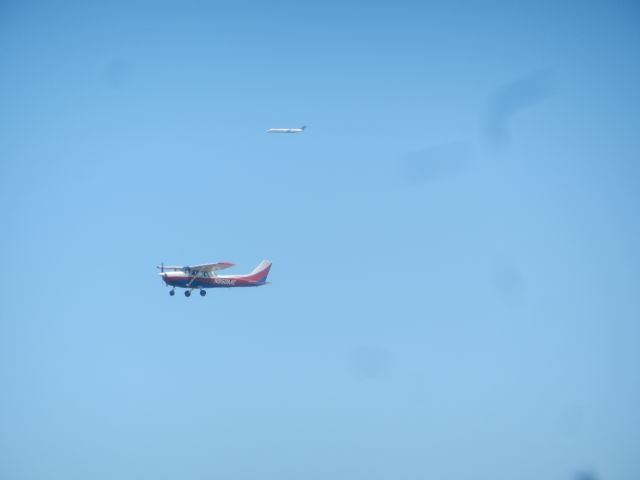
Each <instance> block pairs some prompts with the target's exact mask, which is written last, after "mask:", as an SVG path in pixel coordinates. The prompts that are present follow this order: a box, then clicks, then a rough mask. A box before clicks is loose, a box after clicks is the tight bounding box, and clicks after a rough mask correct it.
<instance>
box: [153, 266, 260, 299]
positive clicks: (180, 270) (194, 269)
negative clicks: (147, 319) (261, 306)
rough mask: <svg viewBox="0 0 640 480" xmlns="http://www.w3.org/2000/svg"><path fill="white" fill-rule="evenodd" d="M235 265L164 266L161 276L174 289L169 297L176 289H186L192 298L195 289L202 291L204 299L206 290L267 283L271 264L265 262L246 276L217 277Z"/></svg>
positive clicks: (161, 267)
mask: <svg viewBox="0 0 640 480" xmlns="http://www.w3.org/2000/svg"><path fill="white" fill-rule="evenodd" d="M233 265H234V264H233V263H230V262H219V263H205V264H203V265H191V266H187V267H167V266H166V265H164V264H162V265H160V266H159V267H158V268H159V269H160V276H162V280H164V282H165V283H166V284H167V285H169V286H171V287H173V288H172V289H171V291H170V292H169V295H171V296H173V295H175V294H176V287H179V288H186V290H185V292H184V295H185V297H190V296H191V292H192V291H193V290H195V289H198V290H200V295H202V296H203V297H204V296H205V295H206V294H207V292H206V291H205V288H223V287H224V288H229V287H259V286H260V285H264V284H265V283H267V275H269V270H270V269H271V262H270V261H268V260H263V261H262V262H260V265H258V266H257V267H256V268H255V269H254V270H253V272H251V273H247V274H246V275H216V273H215V272H217V271H218V270H222V269H225V268H229V267H233Z"/></svg>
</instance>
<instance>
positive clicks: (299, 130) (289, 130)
mask: <svg viewBox="0 0 640 480" xmlns="http://www.w3.org/2000/svg"><path fill="white" fill-rule="evenodd" d="M305 128H307V127H306V126H302V127H300V128H270V129H269V130H267V133H302V132H304V129H305Z"/></svg>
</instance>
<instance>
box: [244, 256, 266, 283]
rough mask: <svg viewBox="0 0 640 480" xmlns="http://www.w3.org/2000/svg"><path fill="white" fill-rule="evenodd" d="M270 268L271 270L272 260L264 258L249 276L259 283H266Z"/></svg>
mask: <svg viewBox="0 0 640 480" xmlns="http://www.w3.org/2000/svg"><path fill="white" fill-rule="evenodd" d="M269 270H271V262H270V261H269V260H263V261H261V262H260V264H259V265H258V266H257V267H256V268H254V269H253V272H251V273H250V274H249V275H248V278H249V280H252V281H254V282H257V283H266V281H267V275H269Z"/></svg>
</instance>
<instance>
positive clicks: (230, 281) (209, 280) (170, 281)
mask: <svg viewBox="0 0 640 480" xmlns="http://www.w3.org/2000/svg"><path fill="white" fill-rule="evenodd" d="M162 279H163V280H164V282H165V283H166V284H167V285H169V286H171V287H178V288H193V289H202V288H229V287H259V286H260V285H264V284H265V283H266V282H265V281H259V280H252V279H250V278H242V277H233V276H225V277H200V276H193V275H184V274H179V273H174V272H165V273H163V274H162Z"/></svg>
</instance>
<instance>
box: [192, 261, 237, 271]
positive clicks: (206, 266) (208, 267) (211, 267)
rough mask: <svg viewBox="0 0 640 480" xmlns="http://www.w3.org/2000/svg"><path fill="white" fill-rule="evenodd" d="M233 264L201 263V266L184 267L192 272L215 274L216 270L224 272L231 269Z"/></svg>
mask: <svg viewBox="0 0 640 480" xmlns="http://www.w3.org/2000/svg"><path fill="white" fill-rule="evenodd" d="M234 265H235V264H234V263H231V262H218V263H203V264H202V265H189V266H188V267H184V268H185V269H189V270H192V271H198V272H215V271H216V270H224V269H225V268H229V267H233V266H234Z"/></svg>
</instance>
